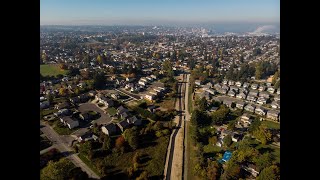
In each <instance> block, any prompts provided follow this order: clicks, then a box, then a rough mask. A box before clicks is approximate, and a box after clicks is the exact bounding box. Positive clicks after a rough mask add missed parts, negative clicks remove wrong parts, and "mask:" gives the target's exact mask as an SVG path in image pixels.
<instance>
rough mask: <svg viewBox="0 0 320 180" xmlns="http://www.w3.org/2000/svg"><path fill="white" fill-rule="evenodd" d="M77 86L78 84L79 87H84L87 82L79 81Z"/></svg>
mask: <svg viewBox="0 0 320 180" xmlns="http://www.w3.org/2000/svg"><path fill="white" fill-rule="evenodd" d="M77 86H78V87H79V88H85V87H86V86H87V84H86V83H84V82H80V83H79V84H77Z"/></svg>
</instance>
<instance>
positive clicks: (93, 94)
mask: <svg viewBox="0 0 320 180" xmlns="http://www.w3.org/2000/svg"><path fill="white" fill-rule="evenodd" d="M96 94H97V92H96V91H94V90H91V91H89V92H88V95H89V96H90V97H94V96H95V95H96Z"/></svg>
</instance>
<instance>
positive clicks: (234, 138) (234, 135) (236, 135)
mask: <svg viewBox="0 0 320 180" xmlns="http://www.w3.org/2000/svg"><path fill="white" fill-rule="evenodd" d="M242 137H243V136H242V135H241V134H239V133H237V132H234V133H232V136H231V140H232V141H233V142H239V141H240V140H241V139H242Z"/></svg>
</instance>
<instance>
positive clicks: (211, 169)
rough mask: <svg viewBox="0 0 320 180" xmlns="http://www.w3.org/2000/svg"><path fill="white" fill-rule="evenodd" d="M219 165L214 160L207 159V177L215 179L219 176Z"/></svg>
mask: <svg viewBox="0 0 320 180" xmlns="http://www.w3.org/2000/svg"><path fill="white" fill-rule="evenodd" d="M220 171H221V166H220V164H219V163H217V162H216V161H209V162H208V166H207V169H206V172H207V179H210V180H217V179H218V178H219V176H220Z"/></svg>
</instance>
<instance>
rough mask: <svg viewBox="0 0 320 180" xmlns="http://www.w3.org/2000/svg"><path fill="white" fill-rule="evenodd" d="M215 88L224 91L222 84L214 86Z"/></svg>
mask: <svg viewBox="0 0 320 180" xmlns="http://www.w3.org/2000/svg"><path fill="white" fill-rule="evenodd" d="M213 87H214V88H216V89H222V86H221V84H215V85H213Z"/></svg>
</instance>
